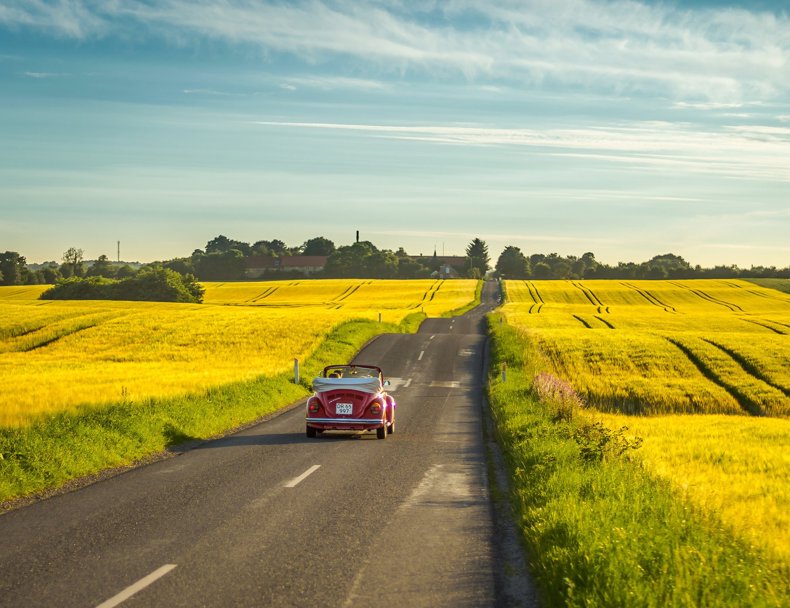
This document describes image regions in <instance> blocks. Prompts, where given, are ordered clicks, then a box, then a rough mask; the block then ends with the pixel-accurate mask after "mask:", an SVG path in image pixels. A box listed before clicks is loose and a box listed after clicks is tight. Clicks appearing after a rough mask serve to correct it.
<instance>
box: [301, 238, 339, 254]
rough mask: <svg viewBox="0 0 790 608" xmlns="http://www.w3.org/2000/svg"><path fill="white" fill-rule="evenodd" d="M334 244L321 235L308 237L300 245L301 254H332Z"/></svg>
mask: <svg viewBox="0 0 790 608" xmlns="http://www.w3.org/2000/svg"><path fill="white" fill-rule="evenodd" d="M334 251H335V244H334V243H333V242H332V241H330V240H329V239H326V238H324V237H322V236H317V237H315V238H312V239H308V240H306V241H305V242H304V244H303V245H302V255H332V254H333V253H334Z"/></svg>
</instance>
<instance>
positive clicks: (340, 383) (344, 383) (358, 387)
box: [313, 378, 382, 394]
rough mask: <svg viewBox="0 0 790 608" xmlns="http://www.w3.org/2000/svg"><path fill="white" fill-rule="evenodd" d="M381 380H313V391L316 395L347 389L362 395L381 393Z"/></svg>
mask: <svg viewBox="0 0 790 608" xmlns="http://www.w3.org/2000/svg"><path fill="white" fill-rule="evenodd" d="M381 388H382V387H381V380H379V379H378V378H315V379H314V380H313V390H314V391H315V392H317V393H324V392H326V391H336V390H342V389H348V390H352V391H362V392H363V393H373V394H375V393H379V392H381Z"/></svg>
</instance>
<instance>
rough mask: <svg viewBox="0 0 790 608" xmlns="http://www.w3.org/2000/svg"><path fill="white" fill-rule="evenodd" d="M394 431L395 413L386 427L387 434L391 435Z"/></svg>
mask: <svg viewBox="0 0 790 608" xmlns="http://www.w3.org/2000/svg"><path fill="white" fill-rule="evenodd" d="M394 432H395V414H393V415H392V422H391V423H390V425H389V426H388V427H387V434H388V435H392V434H393V433H394Z"/></svg>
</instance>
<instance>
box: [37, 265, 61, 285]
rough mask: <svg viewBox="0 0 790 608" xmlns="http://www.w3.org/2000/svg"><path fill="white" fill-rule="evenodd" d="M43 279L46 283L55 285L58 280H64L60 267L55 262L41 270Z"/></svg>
mask: <svg viewBox="0 0 790 608" xmlns="http://www.w3.org/2000/svg"><path fill="white" fill-rule="evenodd" d="M41 277H42V278H43V279H44V283H50V284H53V283H55V282H56V281H57V280H59V279H62V278H63V275H61V274H60V270H59V269H58V265H57V264H56V263H55V262H51V263H50V264H48V265H46V266H44V267H43V268H42V269H41Z"/></svg>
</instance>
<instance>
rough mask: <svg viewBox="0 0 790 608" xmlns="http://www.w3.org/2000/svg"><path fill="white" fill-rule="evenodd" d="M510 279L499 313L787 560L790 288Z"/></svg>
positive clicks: (647, 457)
mask: <svg viewBox="0 0 790 608" xmlns="http://www.w3.org/2000/svg"><path fill="white" fill-rule="evenodd" d="M506 290H507V300H506V301H507V303H506V305H505V306H504V313H505V315H506V317H507V319H508V321H509V322H510V323H511V324H513V325H514V326H516V327H517V328H519V329H520V331H522V332H524V333H525V334H526V335H527V336H528V338H529V339H530V340H532V341H533V342H534V343H535V344H536V345H537V346H538V348H539V351H540V353H541V355H542V356H543V357H544V358H545V361H544V364H545V365H546V366H548V367H549V368H550V369H551V370H552V371H553V372H554V373H555V374H556V375H558V376H560V377H562V378H564V379H566V380H568V381H569V382H571V383H572V384H573V386H574V388H575V389H576V390H577V391H578V392H579V394H580V395H582V397H583V398H584V400H585V401H586V402H587V403H588V404H589V405H593V406H596V407H597V408H598V409H600V410H603V411H608V412H610V413H608V414H595V417H596V418H602V419H603V421H604V422H605V423H606V424H607V425H609V426H611V427H612V428H619V427H621V426H624V425H625V426H628V427H629V429H630V431H629V432H630V433H633V434H635V435H638V436H640V437H642V438H643V439H644V443H643V444H642V448H641V449H640V450H639V451H638V452H636V454H637V455H638V456H639V457H640V458H641V459H642V460H643V462H644V463H645V466H646V468H647V469H648V470H650V471H651V472H653V473H654V474H656V475H658V476H660V477H663V478H665V479H667V480H669V481H670V482H671V483H672V484H673V486H674V487H675V488H677V489H678V491H679V492H681V493H682V494H684V495H685V496H687V497H688V498H689V499H690V500H691V501H692V502H694V503H695V504H696V505H698V506H699V507H700V508H702V509H703V510H705V511H707V512H711V513H715V514H717V515H718V516H719V517H720V518H721V520H722V521H723V522H724V523H725V525H727V526H729V527H730V528H731V529H732V530H734V531H735V533H736V534H738V535H739V536H740V537H741V538H743V539H744V540H745V541H746V542H749V543H752V544H754V545H756V546H759V547H760V548H761V549H763V550H764V551H766V552H767V553H769V554H771V555H772V556H774V557H775V558H776V560H777V562H778V563H780V564H785V565H787V564H790V420H788V419H787V418H788V416H790V397H789V396H788V395H790V335H789V334H790V296H788V295H786V294H783V293H780V292H779V291H775V290H772V289H766V288H762V287H758V286H756V285H753V284H751V283H748V282H745V281H713V280H710V281H528V282H525V281H508V282H507V284H506ZM681 413H697V414H705V415H695V416H689V415H677V414H681ZM627 414H650V416H634V415H627ZM657 414H659V415H657ZM720 414H730V415H726V416H725V415H720ZM749 414H756V415H749Z"/></svg>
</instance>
